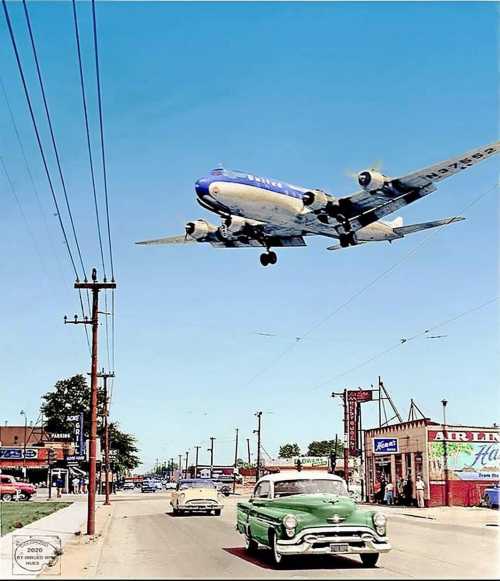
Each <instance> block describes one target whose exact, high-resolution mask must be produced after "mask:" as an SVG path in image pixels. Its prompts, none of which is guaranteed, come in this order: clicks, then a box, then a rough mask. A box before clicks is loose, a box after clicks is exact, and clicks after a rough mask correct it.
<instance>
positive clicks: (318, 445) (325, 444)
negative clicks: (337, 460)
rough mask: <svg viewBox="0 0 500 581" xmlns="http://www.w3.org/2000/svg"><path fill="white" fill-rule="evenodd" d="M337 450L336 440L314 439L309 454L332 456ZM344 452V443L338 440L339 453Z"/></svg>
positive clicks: (308, 449)
mask: <svg viewBox="0 0 500 581" xmlns="http://www.w3.org/2000/svg"><path fill="white" fill-rule="evenodd" d="M334 450H335V440H314V441H313V442H311V443H310V444H309V446H308V448H307V455H308V456H330V454H331V453H332V452H333V451H334ZM343 452H344V445H343V444H342V442H341V441H340V440H337V455H339V456H340V455H341V454H342V453H343Z"/></svg>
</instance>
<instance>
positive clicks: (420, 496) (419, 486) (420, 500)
mask: <svg viewBox="0 0 500 581" xmlns="http://www.w3.org/2000/svg"><path fill="white" fill-rule="evenodd" d="M415 490H416V491H417V506H418V508H424V507H425V501H424V490H425V482H424V481H423V480H422V476H420V474H419V475H418V476H417V482H416V483H415Z"/></svg>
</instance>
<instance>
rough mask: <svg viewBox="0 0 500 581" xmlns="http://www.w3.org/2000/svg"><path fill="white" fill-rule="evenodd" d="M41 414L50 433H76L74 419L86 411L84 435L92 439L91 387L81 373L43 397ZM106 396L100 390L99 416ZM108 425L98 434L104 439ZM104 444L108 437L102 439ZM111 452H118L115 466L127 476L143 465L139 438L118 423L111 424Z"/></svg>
mask: <svg viewBox="0 0 500 581" xmlns="http://www.w3.org/2000/svg"><path fill="white" fill-rule="evenodd" d="M42 400H43V403H42V406H41V412H42V413H43V415H44V417H45V429H46V430H47V432H49V433H68V434H72V433H73V432H74V429H75V425H74V422H72V421H69V419H68V418H69V417H70V416H77V415H78V414H80V413H81V412H83V434H84V438H88V437H89V434H90V386H89V385H88V383H87V380H86V379H85V377H84V376H83V375H81V374H79V375H74V376H73V377H70V378H69V379H61V380H60V381H58V382H57V383H56V384H55V386H54V389H53V390H52V391H49V392H47V393H46V394H45V395H44V396H43V397H42ZM103 404H104V394H103V393H102V391H101V390H99V391H98V398H97V405H98V413H102V410H103ZM103 432H104V426H103V425H102V422H101V425H98V429H97V434H98V436H102V435H103ZM102 441H104V438H102ZM109 442H110V450H111V451H113V452H115V454H114V456H115V458H114V459H113V462H112V465H113V469H114V471H115V472H119V473H121V474H124V473H126V472H128V471H129V470H133V469H134V468H137V466H139V464H140V460H139V456H138V449H137V446H136V438H135V436H133V435H131V434H127V433H126V432H123V431H121V430H120V429H119V427H118V424H117V423H116V422H110V423H109Z"/></svg>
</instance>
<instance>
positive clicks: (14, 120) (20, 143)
mask: <svg viewBox="0 0 500 581" xmlns="http://www.w3.org/2000/svg"><path fill="white" fill-rule="evenodd" d="M0 86H1V87H2V93H3V97H4V100H5V104H6V106H7V111H8V112H9V117H10V121H11V123H12V128H13V129H14V134H15V136H16V139H17V143H18V144H19V149H20V150H21V155H22V157H23V160H24V166H25V168H26V173H27V174H28V177H29V180H30V182H31V186H32V188H33V193H34V196H35V199H36V203H37V207H38V210H39V212H40V214H41V216H42V221H43V225H44V229H45V233H46V234H47V238H48V240H49V243H50V247H51V249H52V253H53V255H54V257H55V259H56V263H57V270H58V273H59V276H60V277H61V280H63V274H62V268H61V262H60V259H59V255H58V254H57V253H56V250H55V244H54V240H53V238H52V235H51V233H50V229H49V225H48V223H47V220H46V216H45V209H44V208H43V206H42V202H41V200H40V196H39V193H38V188H37V187H36V184H35V180H34V178H33V173H32V172H31V168H30V164H29V163H28V158H27V155H26V150H25V148H24V144H23V142H22V139H21V134H20V133H19V129H18V127H17V123H16V119H15V117H14V112H13V111H12V107H11V105H10V100H9V96H8V95H7V90H6V88H5V84H4V82H3V79H2V77H1V76H0Z"/></svg>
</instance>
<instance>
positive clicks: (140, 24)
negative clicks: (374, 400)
mask: <svg viewBox="0 0 500 581" xmlns="http://www.w3.org/2000/svg"><path fill="white" fill-rule="evenodd" d="M9 8H10V12H11V15H12V18H13V22H14V28H15V31H16V35H17V38H18V42H19V46H20V50H21V54H22V57H23V62H24V63H25V67H26V72H27V77H28V80H29V81H28V82H29V84H30V88H31V89H32V91H33V94H34V102H35V104H36V111H37V116H38V118H39V119H40V123H41V126H42V127H43V136H44V140H45V143H46V147H47V150H49V142H48V140H47V137H48V136H47V132H46V129H45V125H44V124H43V123H42V121H41V120H42V119H43V118H42V109H41V108H40V99H39V94H38V93H37V92H36V84H35V77H34V70H33V63H32V58H31V55H30V52H29V45H28V44H27V36H26V30H25V27H24V21H23V17H22V16H23V15H22V11H21V5H20V4H19V3H13V2H10V3H9ZM78 9H79V17H80V26H81V36H82V43H83V53H84V60H85V67H86V68H85V71H86V77H87V87H88V91H89V100H90V103H91V107H90V115H91V122H92V127H93V143H94V145H95V146H96V147H97V144H98V143H97V139H98V125H97V117H96V106H95V103H96V101H95V82H94V79H95V77H94V69H93V60H92V59H93V55H92V52H91V48H92V47H91V28H90V25H91V19H90V5H89V4H88V3H79V6H78ZM97 13H98V26H99V31H100V43H101V44H100V52H101V68H102V70H101V73H102V83H103V99H104V101H103V105H104V113H105V130H106V141H107V155H108V173H109V191H110V204H111V227H112V236H113V244H114V253H115V256H114V258H115V272H116V277H117V281H118V290H117V293H116V373H117V379H116V382H115V386H114V394H113V406H112V407H113V409H112V415H113V417H114V419H118V420H119V421H120V423H121V425H122V426H123V428H125V429H126V430H129V431H132V432H134V433H135V434H136V435H137V436H138V438H139V442H140V447H141V450H142V453H143V458H144V461H145V463H146V465H150V464H151V463H152V462H154V460H155V458H157V457H159V458H162V459H164V458H169V457H176V456H177V455H178V454H179V453H184V452H185V451H186V450H187V449H189V448H192V447H193V446H194V445H195V444H199V443H202V445H203V446H204V445H205V444H208V443H209V442H208V438H209V436H211V435H212V436H215V437H216V438H217V440H216V443H215V448H216V456H215V458H216V462H230V461H231V458H232V446H233V444H232V440H233V435H234V428H235V427H239V428H240V434H241V437H242V440H241V442H242V445H243V444H244V439H245V438H246V437H251V438H252V446H253V449H255V444H254V436H253V435H252V429H253V428H254V427H255V418H254V416H253V413H254V412H255V410H257V409H262V410H264V411H265V412H266V413H265V415H264V417H263V444H264V448H265V449H266V450H267V451H269V452H270V453H273V452H275V451H276V450H277V448H278V447H279V445H280V444H281V443H284V442H287V441H290V440H291V441H297V442H298V443H299V444H300V445H302V446H303V448H305V447H306V445H307V443H308V442H310V441H311V440H313V439H325V438H332V437H334V436H335V433H336V432H337V433H339V434H341V432H342V424H341V409H340V406H339V404H338V403H337V402H336V401H333V400H331V398H330V397H329V393H330V392H331V391H332V390H337V391H338V390H341V389H343V388H344V387H357V386H369V385H370V384H371V383H376V381H377V376H378V375H382V377H383V379H384V381H385V384H386V386H387V387H388V388H389V389H390V391H391V393H392V395H393V397H394V399H395V401H396V403H397V404H398V406H400V409H401V411H402V413H403V415H405V414H407V410H408V406H409V399H410V397H413V398H415V400H416V401H417V403H418V404H419V406H420V407H421V408H422V409H423V410H424V411H425V412H426V413H427V415H429V416H431V417H434V418H439V417H440V407H441V406H440V400H441V399H442V398H443V397H446V398H447V399H448V400H449V402H450V403H449V406H448V408H449V411H448V414H449V419H450V421H454V422H461V423H470V424H476V425H482V424H486V425H487V424H491V423H492V422H494V421H496V420H497V419H498V415H497V410H498V396H497V378H498V363H497V360H498V337H497V325H498V317H497V307H496V304H493V305H489V306H488V307H485V308H484V309H481V310H478V311H477V312H474V313H471V314H470V315H468V316H466V317H463V318H461V319H459V320H457V321H456V322H454V323H452V324H450V325H448V326H446V327H443V328H441V329H440V332H441V333H445V334H448V337H447V338H446V339H444V340H432V341H431V340H426V339H425V337H422V338H419V339H415V340H414V341H412V342H409V343H407V344H405V345H402V346H401V347H400V348H396V349H394V350H393V351H391V352H389V353H387V354H386V355H385V356H382V357H379V358H376V359H375V360H374V361H373V362H371V363H369V364H367V365H365V366H361V367H359V368H358V369H357V370H356V371H353V372H351V373H348V374H346V375H343V376H342V377H338V376H340V375H342V374H343V373H344V372H345V371H347V370H349V369H351V368H353V367H356V366H358V365H359V364H361V363H363V362H364V361H366V360H368V359H370V358H371V357H372V356H374V355H376V354H377V353H380V352H382V351H384V349H386V348H388V347H390V346H392V345H394V344H395V343H397V342H398V340H399V339H400V338H401V337H408V336H412V335H414V334H416V333H418V332H421V331H423V330H424V329H426V328H428V327H429V326H432V325H436V324H438V323H440V322H441V321H444V320H447V319H449V318H452V317H454V316H455V315H457V314H459V313H461V312H464V311H466V310H468V309H469V308H472V307H474V306H476V305H478V304H480V303H482V302H484V301H486V300H488V299H490V298H492V297H494V296H496V294H497V292H498V278H497V277H498V272H497V266H496V265H497V263H498V235H497V231H498V190H496V191H493V192H490V193H489V194H487V195H485V196H484V197H483V198H481V199H480V200H479V201H478V202H477V203H476V204H474V205H473V206H472V207H470V208H468V209H467V210H466V211H465V214H464V215H466V217H467V221H466V222H462V223H460V224H456V225H453V226H450V227H449V228H446V229H444V230H443V231H440V232H438V233H437V234H435V235H432V236H431V237H429V238H428V240H426V241H425V243H423V244H422V245H421V246H419V245H420V243H421V241H422V240H424V238H425V237H426V236H427V235H426V234H425V233H424V234H419V235H418V234H417V235H415V236H414V237H409V238H407V239H405V240H402V241H400V242H398V243H395V244H392V245H388V244H379V245H373V246H369V245H367V246H365V247H360V248H351V249H348V250H347V251H345V252H338V253H329V252H327V251H326V250H325V248H326V246H328V245H329V244H330V242H329V241H328V240H321V239H317V240H312V241H311V242H310V243H309V246H308V248H305V249H295V250H294V249H285V250H283V251H281V252H280V253H279V254H280V257H279V263H278V265H277V266H276V267H273V268H270V269H263V268H262V267H261V266H260V264H259V262H258V254H259V253H258V251H257V250H227V251H224V250H216V249H212V248H211V247H205V246H201V245H200V246H191V247H185V248H166V247H160V248H144V247H137V246H134V244H133V242H134V241H135V240H141V239H144V238H149V237H156V236H160V235H167V234H176V233H181V232H182V231H183V227H184V224H185V222H186V221H188V220H190V219H193V218H198V217H205V218H207V217H208V216H207V213H206V212H205V211H204V210H202V209H201V208H200V207H199V206H198V205H197V203H196V201H195V196H194V190H193V183H194V181H195V180H196V179H197V178H198V177H200V176H202V175H204V174H206V173H207V172H208V171H209V170H210V168H212V167H214V166H215V165H216V164H218V163H219V162H223V163H224V165H225V166H226V167H231V168H237V169H248V170H249V171H252V172H255V173H257V174H259V175H265V176H270V177H275V178H279V179H282V180H286V181H290V182H292V183H297V184H302V185H304V186H309V187H321V188H325V189H327V190H328V191H330V192H332V193H334V194H341V195H346V194H348V193H350V192H353V191H355V190H356V184H355V183H354V182H353V180H352V178H350V177H349V176H348V175H347V174H348V172H349V171H354V170H361V169H364V168H365V167H368V166H370V165H371V164H373V163H374V162H375V161H377V160H382V161H383V169H384V171H385V172H386V173H388V174H394V175H398V174H402V173H405V172H407V171H410V170H414V169H417V168H419V167H422V166H425V165H427V164H429V163H432V162H435V161H439V160H441V159H446V158H447V157H450V156H453V155H455V154H460V153H462V152H465V151H467V150H468V149H471V148H473V147H475V146H477V145H481V144H483V143H489V142H492V141H495V139H496V138H497V101H496V99H497V85H496V70H497V45H496V42H497V40H496V38H497V37H496V6H495V5H494V4H491V3H451V2H450V3H393V2H391V3H385V4H382V3H380V4H379V3H339V4H334V3H316V4H313V3H311V4H302V3H290V4H287V3H255V4H247V3H239V4H233V3H219V4H212V3H189V4H180V3H154V2H145V3H133V2H127V3H119V2H113V3H111V2H108V3H101V2H99V3H98V6H97ZM30 14H31V16H32V24H33V28H34V32H35V36H36V38H37V41H38V48H39V56H40V61H41V64H42V69H43V72H44V76H45V79H46V87H47V93H48V99H49V104H50V107H51V110H52V113H53V120H54V126H55V131H56V136H57V139H58V142H59V146H60V150H61V157H62V163H63V168H64V171H65V177H66V181H67V183H68V189H69V192H70V199H71V203H72V208H73V212H74V216H75V220H76V225H77V229H78V232H79V236H80V240H81V245H82V250H83V254H84V259H85V261H86V263H87V264H89V265H94V264H95V265H98V264H99V262H98V247H97V237H96V226H95V219H94V214H93V207H92V198H91V190H90V177H89V170H88V162H87V158H86V150H85V147H86V144H85V137H84V126H83V118H82V109H81V101H80V93H79V85H78V70H77V61H76V52H75V44H74V36H73V34H74V33H73V28H72V26H73V24H72V14H71V4H70V3H67V2H64V3H57V4H56V3H45V2H37V3H30ZM0 71H1V76H2V79H3V82H4V84H5V85H6V88H7V92H8V96H9V99H10V101H11V104H12V107H13V110H14V115H15V118H16V122H17V123H18V125H19V130H20V132H21V136H22V139H23V142H24V145H25V147H26V151H27V156H28V160H29V163H30V167H31V169H32V171H33V174H34V176H35V182H36V186H37V189H38V192H39V196H40V198H41V202H42V206H43V213H41V212H40V211H39V209H38V207H37V204H36V199H35V196H34V193H33V188H32V186H31V183H30V181H29V179H28V176H27V174H26V170H25V168H24V165H23V161H22V157H21V154H20V151H19V147H18V145H17V142H16V140H15V135H14V133H13V131H12V127H11V125H10V120H9V116H8V113H7V111H6V109H5V106H4V102H3V101H2V105H1V107H0V155H1V156H2V157H3V159H4V161H5V164H6V167H7V168H8V171H9V173H10V175H11V178H12V179H13V181H14V183H15V187H16V190H17V193H18V196H19V199H20V201H21V204H22V207H23V211H24V214H25V215H26V217H27V220H28V224H29V228H30V230H31V232H32V233H33V238H32V237H30V235H29V232H28V226H27V224H26V222H25V221H24V220H23V218H22V215H21V213H20V210H19V207H18V206H17V204H16V202H15V200H14V198H13V197H12V194H11V193H10V191H9V189H8V187H7V182H6V180H5V177H4V175H3V174H1V172H0V191H1V193H2V196H1V200H2V211H1V216H2V218H1V223H2V233H3V236H2V239H3V260H2V261H1V263H0V279H1V280H2V288H3V296H4V303H3V304H4V309H3V329H4V332H3V333H2V334H1V337H0V364H1V368H2V371H3V373H2V380H1V383H2V386H1V405H0V409H1V417H0V421H2V422H3V421H5V420H8V422H9V424H11V425H12V424H13V423H16V422H19V421H20V420H21V419H22V418H21V417H20V416H19V410H20V409H22V408H23V409H25V410H27V412H28V415H29V417H30V418H31V419H35V418H36V416H37V412H38V406H39V403H40V396H41V395H42V394H43V393H44V392H46V391H47V390H48V389H50V387H51V386H52V385H53V383H54V382H55V381H56V380H57V379H59V378H62V377H67V376H70V375H72V374H75V373H79V372H86V371H87V369H88V367H89V359H88V353H87V351H86V346H85V341H84V336H83V331H82V328H81V327H73V326H66V327H65V326H64V325H63V324H62V317H63V315H64V314H69V315H71V314H72V313H74V312H76V309H77V307H78V303H77V295H76V291H74V290H73V288H72V283H73V276H72V272H71V269H70V265H69V261H68V258H67V256H66V254H65V251H64V247H63V245H62V241H61V234H60V232H59V230H58V226H57V221H56V218H55V217H54V215H53V208H52V206H51V200H50V194H49V190H48V186H47V182H46V179H45V176H44V174H43V173H42V165H41V161H40V158H39V154H38V152H37V150H36V148H35V141H34V135H33V131H32V128H31V126H30V122H29V118H28V113H27V108H26V104H25V102H24V97H23V94H22V91H21V85H20V82H19V77H18V73H17V70H16V68H15V62H14V58H13V54H12V48H11V46H10V42H8V37H7V29H6V26H5V22H4V20H3V17H2V18H1V19H0ZM2 99H3V97H2V96H1V95H0V100H2ZM96 156H97V150H96ZM51 167H52V168H53V169H54V170H55V166H54V164H53V160H51ZM497 170H498V165H497V163H496V162H495V161H491V160H490V161H489V162H486V163H485V164H483V165H480V166H477V167H475V168H473V169H472V170H470V171H469V172H466V173H464V174H463V175H460V176H458V177H455V178H452V179H450V180H447V181H445V182H444V183H443V184H442V185H441V186H440V188H439V191H438V192H436V193H434V194H433V195H431V196H429V197H428V198H426V199H425V200H423V201H421V202H418V203H416V204H414V205H413V206H411V207H409V208H407V209H405V210H404V211H403V212H401V213H400V214H401V215H402V216H403V217H404V219H405V223H411V222H412V221H424V220H430V219H435V218H442V217H448V216H452V215H455V214H458V213H460V212H462V211H463V210H464V208H466V207H467V206H468V205H469V204H470V202H471V201H472V200H474V199H475V198H476V197H477V196H479V195H480V194H481V193H483V192H486V191H487V190H489V189H491V188H492V186H494V184H495V182H496V175H497ZM54 175H56V174H55V172H54ZM99 188H100V189H99V194H100V196H101V202H102V187H101V182H99ZM59 193H60V188H59V189H58V194H59ZM60 195H62V194H60ZM101 209H102V208H101ZM397 215H399V214H397ZM393 217H394V216H393ZM44 220H45V221H46V222H47V224H48V230H49V232H50V237H49V236H48V234H47V230H46V229H45V226H44ZM212 220H213V221H214V222H217V218H216V217H213V218H212ZM417 246H418V249H417V251H416V252H415V253H413V254H408V253H410V251H411V250H412V249H413V248H415V247H417ZM398 262H401V264H400V265H399V266H398V267H397V268H396V269H394V270H393V271H391V272H390V273H389V274H387V276H384V277H382V278H381V279H380V280H379V281H378V282H377V283H376V284H374V285H373V286H371V287H370V288H369V289H368V290H367V291H366V292H364V293H362V294H361V295H360V296H358V297H357V298H356V299H355V300H353V301H352V302H351V303H350V304H349V305H348V306H346V307H345V308H342V309H340V310H339V311H338V312H337V313H336V314H335V315H334V316H332V317H330V318H328V319H327V320H326V321H324V323H323V324H322V325H320V326H319V327H317V328H316V329H315V330H314V331H313V332H311V333H310V334H309V335H308V337H307V340H304V341H302V342H300V343H298V344H296V345H295V346H294V347H293V349H292V348H291V347H290V346H291V345H293V342H294V337H296V336H302V335H303V334H304V333H305V332H307V331H308V330H309V329H310V328H311V327H312V325H313V324H314V323H315V322H317V321H322V320H324V319H325V317H327V316H328V315H329V314H331V313H333V312H334V311H335V310H336V309H337V308H338V306H339V305H341V304H342V303H344V302H345V301H346V300H348V299H349V298H350V297H351V296H352V295H353V294H354V293H356V292H358V291H359V289H361V288H363V287H365V286H366V285H367V284H369V283H370V282H371V281H372V280H373V279H375V278H376V277H377V276H379V275H380V274H381V273H383V272H384V271H386V270H387V269H389V268H390V267H391V266H392V265H393V264H395V263H398ZM255 331H265V332H270V333H274V334H276V335H277V336H276V337H262V336H259V335H256V334H255ZM102 338H104V334H102ZM289 347H290V349H289ZM284 352H285V354H284V355H282V354H283V353H284ZM103 355H104V352H103ZM280 356H281V358H280ZM102 364H103V365H104V366H106V361H105V357H104V359H102ZM261 371H262V373H261V374H260V375H258V376H257V377H255V376H256V374H257V373H259V372H261ZM329 378H332V381H331V383H330V384H328V383H327V384H325V385H323V386H322V387H318V384H320V383H323V382H324V381H325V380H327V379H329ZM375 421H376V405H375V404H367V405H366V406H365V408H364V426H365V427H369V426H370V425H374V422H375ZM202 451H203V449H202ZM207 459H208V455H207V454H206V453H204V454H203V456H202V457H201V460H202V461H203V460H207Z"/></svg>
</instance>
